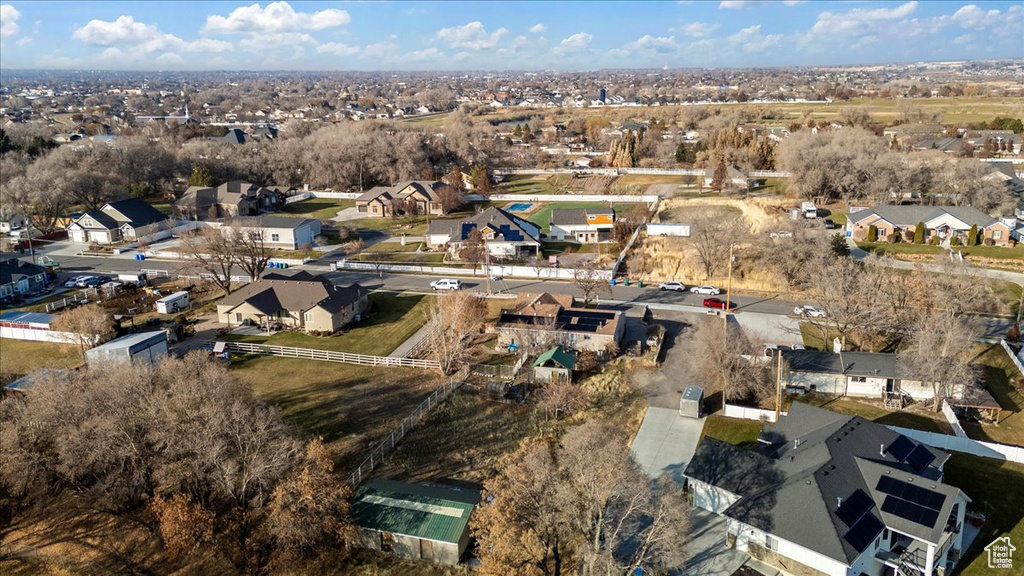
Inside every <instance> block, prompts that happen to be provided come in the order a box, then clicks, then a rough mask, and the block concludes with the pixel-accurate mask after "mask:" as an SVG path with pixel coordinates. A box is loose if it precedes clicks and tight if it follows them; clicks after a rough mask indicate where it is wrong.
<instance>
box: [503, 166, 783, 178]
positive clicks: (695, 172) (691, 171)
mask: <svg viewBox="0 0 1024 576" xmlns="http://www.w3.org/2000/svg"><path fill="white" fill-rule="evenodd" d="M494 173H495V174H583V173H586V174H600V175H603V176H621V175H624V174H661V175H665V176H704V175H705V172H704V170H702V169H699V168H586V169H578V168H577V169H570V168H502V169H497V170H495V171H494ZM747 175H748V176H749V177H751V178H789V177H790V176H791V174H790V173H789V172H786V171H783V170H751V171H750V172H749V173H748V174H747Z"/></svg>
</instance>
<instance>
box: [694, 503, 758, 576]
mask: <svg viewBox="0 0 1024 576" xmlns="http://www.w3.org/2000/svg"><path fill="white" fill-rule="evenodd" d="M683 551H684V552H685V553H686V568H685V569H684V570H683V571H682V574H683V575H685V576H731V575H732V574H733V573H734V572H736V571H737V570H739V568H740V566H743V564H744V563H746V561H747V559H748V556H747V555H746V554H744V553H743V552H740V551H739V550H736V549H735V548H726V546H725V517H724V516H718V515H715V514H712V513H711V512H708V511H707V510H704V509H702V508H692V509H691V511H690V538H688V539H687V540H686V542H685V543H684V544H683Z"/></svg>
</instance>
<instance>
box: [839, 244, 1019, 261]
mask: <svg viewBox="0 0 1024 576" xmlns="http://www.w3.org/2000/svg"><path fill="white" fill-rule="evenodd" d="M857 246H860V247H861V248H862V249H864V250H867V251H869V252H875V253H877V254H883V255H885V254H888V255H891V256H896V257H898V256H900V255H903V254H944V253H945V252H946V250H945V249H944V248H942V247H941V246H931V245H928V244H913V243H910V242H898V243H896V244H890V243H888V242H858V243H857ZM954 250H956V251H957V252H963V253H964V256H975V257H977V258H992V259H1004V260H1019V259H1024V244H1018V245H1017V246H1014V247H1012V248H1011V247H1004V246H957V247H954Z"/></svg>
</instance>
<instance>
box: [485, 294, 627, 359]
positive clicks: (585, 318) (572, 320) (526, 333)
mask: <svg viewBox="0 0 1024 576" xmlns="http://www.w3.org/2000/svg"><path fill="white" fill-rule="evenodd" d="M575 304H576V300H575V298H573V297H572V296H571V295H569V294H549V293H547V292H545V293H541V294H526V293H520V294H519V296H518V297H517V298H516V300H515V302H514V303H513V304H512V306H511V307H509V308H506V309H504V310H502V311H501V315H500V316H498V321H497V323H496V324H495V328H496V330H497V332H498V346H506V347H507V346H510V345H513V344H514V345H516V346H519V347H525V348H540V349H544V348H550V347H552V346H560V347H562V348H563V349H565V350H575V351H579V352H582V351H585V350H586V351H591V352H598V353H601V354H604V353H606V352H608V350H610V349H612V348H613V347H617V346H619V344H620V343H621V342H622V338H623V336H624V335H625V332H626V317H625V315H624V313H623V312H622V311H621V310H610V309H607V308H585V307H583V306H579V307H577V306H576V305H575ZM573 364H574V366H573V367H575V363H573Z"/></svg>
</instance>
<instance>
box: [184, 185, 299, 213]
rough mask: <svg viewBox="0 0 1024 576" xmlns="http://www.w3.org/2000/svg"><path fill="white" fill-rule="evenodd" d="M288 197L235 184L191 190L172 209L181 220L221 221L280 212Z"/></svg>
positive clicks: (279, 193) (272, 188) (272, 189)
mask: <svg viewBox="0 0 1024 576" xmlns="http://www.w3.org/2000/svg"><path fill="white" fill-rule="evenodd" d="M285 196H286V194H285V193H284V192H282V191H281V190H280V189H279V188H277V187H271V188H267V187H264V186H257V185H256V184H252V183H250V182H243V181H241V180H232V181H230V182H225V183H223V184H221V185H220V186H217V187H207V186H189V187H188V190H186V191H185V193H184V194H183V195H182V196H181V198H179V199H178V200H177V201H175V202H174V205H173V207H174V213H175V214H176V215H178V217H180V218H188V219H190V220H218V219H221V218H231V217H234V216H256V215H259V214H260V213H263V212H273V211H276V210H280V209H281V208H282V207H284V199H285Z"/></svg>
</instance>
